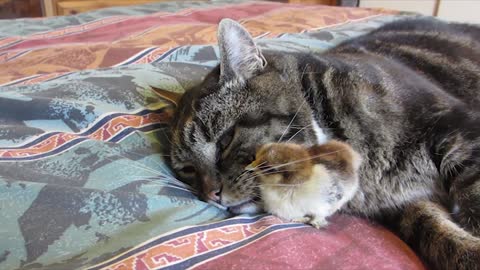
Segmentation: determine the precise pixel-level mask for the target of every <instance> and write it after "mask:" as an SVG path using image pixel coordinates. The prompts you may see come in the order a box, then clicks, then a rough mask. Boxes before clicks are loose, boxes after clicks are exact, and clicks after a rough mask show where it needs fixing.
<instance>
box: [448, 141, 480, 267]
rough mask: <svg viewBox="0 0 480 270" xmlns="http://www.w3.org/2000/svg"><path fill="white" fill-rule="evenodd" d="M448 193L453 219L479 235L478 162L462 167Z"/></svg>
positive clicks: (479, 175) (479, 190) (479, 167)
mask: <svg viewBox="0 0 480 270" xmlns="http://www.w3.org/2000/svg"><path fill="white" fill-rule="evenodd" d="M477 151H480V148H479V149H478V150H477ZM475 159H479V158H472V160H471V161H478V160H475ZM465 166H467V165H465ZM450 194H451V195H452V197H453V202H454V207H453V209H452V212H453V217H454V219H455V220H456V221H457V222H458V223H459V224H460V225H462V227H463V228H465V229H467V230H468V231H470V232H472V233H473V234H474V235H476V236H478V237H480V162H476V164H475V165H472V166H468V167H466V168H464V169H463V172H462V173H460V174H459V175H458V177H456V179H455V180H454V183H453V185H452V188H451V189H450ZM479 268H480V266H479Z"/></svg>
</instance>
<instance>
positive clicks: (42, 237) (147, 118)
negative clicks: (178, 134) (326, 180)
mask: <svg viewBox="0 0 480 270" xmlns="http://www.w3.org/2000/svg"><path fill="white" fill-rule="evenodd" d="M401 16H402V15H399V14H396V13H395V12H390V11H385V10H373V9H358V8H339V7H327V6H304V5H292V4H282V3H274V2H239V1H202V2H189V1H181V2H169V3H156V4H149V5H142V6H135V7H127V8H125V7H124V8H111V9H105V10H99V11H95V12H89V13H84V14H80V15H75V16H65V17H56V18H39V19H18V20H3V21H1V20H0V221H1V225H0V269H185V268H190V269H193V268H195V269H423V266H422V263H421V262H420V261H419V259H418V258H417V257H416V256H415V254H414V253H413V252H412V251H411V250H410V249H409V248H408V247H407V246H406V245H405V244H404V243H403V242H401V241H400V240H399V239H398V238H397V237H396V236H395V235H393V234H392V233H390V232H389V231H387V230H385V229H384V228H382V227H380V226H378V225H376V224H373V223H370V222H369V221H366V220H361V219H358V218H353V217H348V216H335V217H333V218H332V220H331V225H330V226H329V227H328V228H326V229H324V230H315V229H313V228H310V227H308V226H305V225H302V224H295V223H289V222H285V221H282V220H280V219H278V218H276V217H273V216H270V215H260V216H238V217H232V216H231V215H230V214H229V213H227V212H225V211H224V210H221V209H218V208H216V207H214V206H212V205H209V204H206V203H204V202H202V201H200V200H198V199H197V198H196V196H195V191H194V190H192V188H191V187H190V186H189V185H188V184H185V183H182V182H180V181H178V180H177V179H175V176H174V175H173V173H172V172H171V171H170V169H169V167H168V166H167V163H166V160H168V150H167V149H168V143H169V142H168V136H167V135H168V134H167V130H168V121H169V119H170V117H171V115H172V111H173V109H174V108H173V107H172V105H171V103H170V102H169V100H171V98H172V97H173V96H174V95H176V94H180V93H182V92H184V91H188V89H190V88H191V87H192V86H193V85H195V84H197V83H199V82H200V81H201V80H202V79H203V78H204V76H205V75H206V74H207V73H208V72H209V71H210V70H211V68H212V67H214V66H215V65H217V64H218V50H217V47H216V46H215V43H216V28H217V23H218V22H219V20H220V19H221V18H224V17H230V18H233V19H235V20H239V21H240V22H241V23H242V24H243V25H244V26H245V27H246V28H248V30H249V31H250V32H251V33H252V35H253V36H254V37H255V38H256V39H257V41H258V43H259V45H260V47H261V48H264V49H273V50H280V51H284V52H290V51H299V50H314V51H318V52H321V51H324V50H326V49H328V48H331V47H332V46H334V45H335V44H338V43H339V42H341V41H343V40H346V39H349V38H351V37H354V36H358V35H361V34H364V33H367V32H368V31H370V30H372V29H375V28H377V27H379V26H380V25H382V24H385V23H387V22H389V21H393V20H396V19H398V18H400V17H401ZM150 86H155V87H158V88H161V89H165V90H166V91H165V92H163V93H160V94H158V93H155V92H153V91H152V89H151V88H150Z"/></svg>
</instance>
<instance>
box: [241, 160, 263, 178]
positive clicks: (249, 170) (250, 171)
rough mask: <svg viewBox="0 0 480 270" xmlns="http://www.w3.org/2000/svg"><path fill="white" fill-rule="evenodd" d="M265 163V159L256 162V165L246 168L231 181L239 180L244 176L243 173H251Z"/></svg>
mask: <svg viewBox="0 0 480 270" xmlns="http://www.w3.org/2000/svg"><path fill="white" fill-rule="evenodd" d="M265 163H266V161H264V162H262V163H260V164H258V165H257V166H255V167H253V168H250V169H248V170H244V171H243V172H242V173H241V174H239V175H238V176H237V177H236V178H235V179H234V180H233V181H237V180H239V179H240V178H241V177H242V176H244V175H245V174H248V173H252V172H253V171H254V170H256V169H257V168H259V167H260V166H262V165H264V164H265Z"/></svg>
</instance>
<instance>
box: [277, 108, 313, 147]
mask: <svg viewBox="0 0 480 270" xmlns="http://www.w3.org/2000/svg"><path fill="white" fill-rule="evenodd" d="M306 102H307V99H303V101H302V104H300V106H298V109H297V111H296V112H295V114H294V115H293V117H292V119H291V120H290V123H288V126H287V127H286V128H285V130H284V131H283V133H282V136H280V139H278V141H277V143H279V142H281V141H282V139H283V137H284V136H285V134H286V133H287V131H288V129H290V126H291V125H292V124H293V121H295V118H297V115H298V113H299V112H300V109H302V107H303V105H304V104H305V103H306Z"/></svg>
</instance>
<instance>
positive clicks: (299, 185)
mask: <svg viewBox="0 0 480 270" xmlns="http://www.w3.org/2000/svg"><path fill="white" fill-rule="evenodd" d="M360 164H361V158H360V155H359V154H358V153H357V152H355V151H354V150H353V149H352V148H351V147H350V146H349V145H347V144H345V143H342V142H339V141H335V140H331V141H329V142H328V143H326V144H323V145H314V146H312V147H305V146H302V145H298V144H292V143H271V144H266V145H263V146H262V147H261V148H260V149H259V150H258V151H257V153H256V157H255V160H254V161H253V162H252V163H251V164H250V165H249V166H247V169H248V170H252V171H253V172H254V173H255V174H256V175H257V177H258V179H259V186H260V192H261V198H262V200H263V203H264V208H265V210H266V211H267V212H269V213H272V214H274V215H277V216H279V217H280V218H284V219H287V220H291V221H295V222H302V223H308V224H311V225H312V226H314V227H316V228H320V227H324V226H326V225H327V220H326V218H327V217H328V216H330V215H332V214H333V213H335V212H336V211H337V210H339V209H340V208H341V207H342V206H343V205H344V204H345V203H346V202H348V201H349V200H350V199H351V198H352V197H353V195H354V194H355V192H356V190H357V188H358V170H359V168H360Z"/></svg>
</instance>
